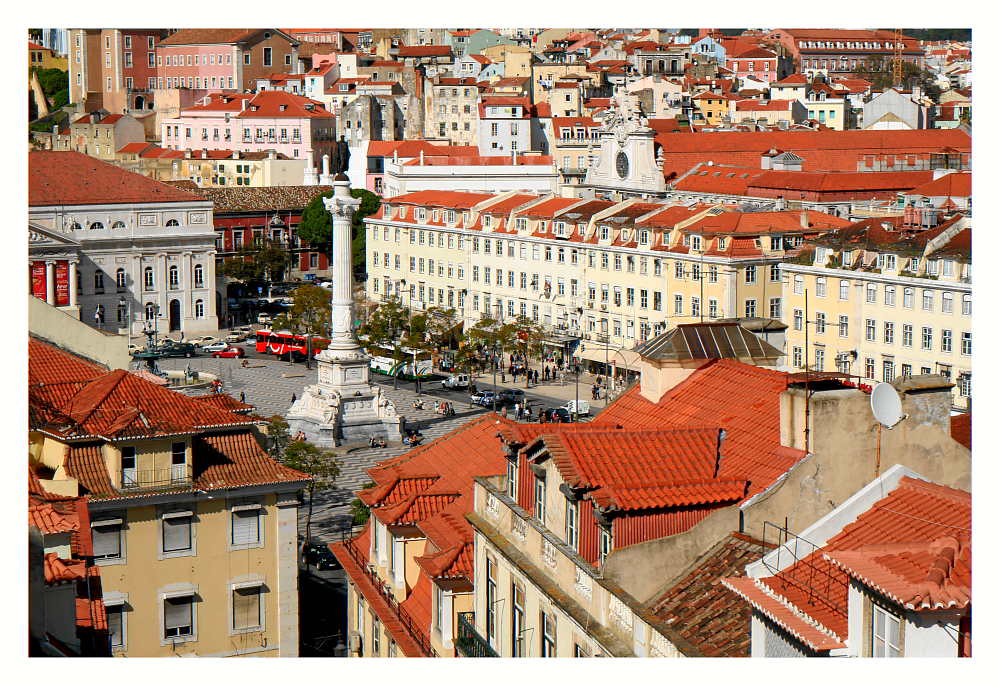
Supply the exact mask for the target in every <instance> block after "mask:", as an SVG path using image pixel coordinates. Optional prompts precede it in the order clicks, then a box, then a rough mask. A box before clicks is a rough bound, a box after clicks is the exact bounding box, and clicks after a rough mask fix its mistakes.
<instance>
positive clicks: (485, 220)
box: [483, 214, 493, 229]
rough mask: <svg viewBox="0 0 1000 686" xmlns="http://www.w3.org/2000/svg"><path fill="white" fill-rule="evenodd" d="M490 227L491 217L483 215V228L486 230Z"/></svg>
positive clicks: (491, 223)
mask: <svg viewBox="0 0 1000 686" xmlns="http://www.w3.org/2000/svg"><path fill="white" fill-rule="evenodd" d="M491 226H493V217H491V216H490V215H488V214H484V215H483V227H484V228H487V229H488V228H490V227H491Z"/></svg>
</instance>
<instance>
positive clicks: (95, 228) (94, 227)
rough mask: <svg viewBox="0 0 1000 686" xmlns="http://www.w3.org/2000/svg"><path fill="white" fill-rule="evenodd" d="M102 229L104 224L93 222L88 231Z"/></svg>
mask: <svg viewBox="0 0 1000 686" xmlns="http://www.w3.org/2000/svg"><path fill="white" fill-rule="evenodd" d="M103 228H104V224H102V223H101V222H94V223H93V224H91V225H90V230H91V231H94V230H97V229H103Z"/></svg>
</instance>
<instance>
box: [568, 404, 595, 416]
mask: <svg viewBox="0 0 1000 686" xmlns="http://www.w3.org/2000/svg"><path fill="white" fill-rule="evenodd" d="M563 409H564V410H566V411H567V412H569V413H570V414H573V413H576V414H577V415H579V416H581V417H586V416H588V415H589V414H590V401H589V400H570V401H569V402H568V403H566V404H565V405H563Z"/></svg>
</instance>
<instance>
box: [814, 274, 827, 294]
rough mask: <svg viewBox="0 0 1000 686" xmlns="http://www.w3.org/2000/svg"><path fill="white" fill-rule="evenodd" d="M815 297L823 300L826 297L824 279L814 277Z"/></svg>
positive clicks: (822, 277)
mask: <svg viewBox="0 0 1000 686" xmlns="http://www.w3.org/2000/svg"><path fill="white" fill-rule="evenodd" d="M816 297H817V298H825V297H826V277H825V276H817V277H816Z"/></svg>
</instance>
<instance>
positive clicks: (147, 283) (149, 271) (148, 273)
mask: <svg viewBox="0 0 1000 686" xmlns="http://www.w3.org/2000/svg"><path fill="white" fill-rule="evenodd" d="M142 275H143V288H144V289H145V290H147V291H151V290H154V286H155V282H154V280H153V268H152V267H146V268H145V269H144V270H143V272H142Z"/></svg>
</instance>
